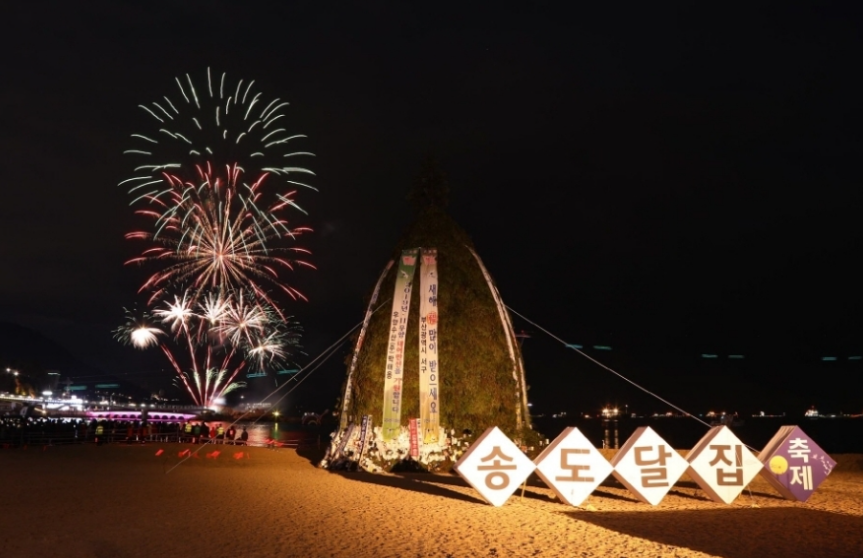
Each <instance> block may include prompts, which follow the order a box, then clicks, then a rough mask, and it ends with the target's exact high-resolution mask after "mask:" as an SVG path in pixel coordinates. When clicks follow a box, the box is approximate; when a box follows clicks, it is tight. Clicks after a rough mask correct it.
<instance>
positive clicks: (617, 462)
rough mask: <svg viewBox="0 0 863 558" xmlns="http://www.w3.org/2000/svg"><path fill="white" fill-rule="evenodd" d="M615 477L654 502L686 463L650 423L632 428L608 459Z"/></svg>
mask: <svg viewBox="0 0 863 558" xmlns="http://www.w3.org/2000/svg"><path fill="white" fill-rule="evenodd" d="M611 464H612V466H614V471H613V474H614V477H615V478H616V479H617V480H619V481H620V482H621V483H622V484H623V485H624V486H625V487H626V488H628V489H629V490H630V491H632V492H633V493H634V494H635V496H636V497H637V498H638V499H639V500H641V501H642V502H646V503H648V504H650V505H652V506H655V505H656V504H658V503H659V502H661V501H662V499H663V498H665V495H666V494H668V491H669V490H671V487H672V486H674V483H675V482H677V481H678V479H680V477H681V475H683V473H684V472H685V471H686V469H687V468H688V467H689V463H687V462H686V460H685V459H683V457H681V456H680V454H679V453H677V452H676V451H675V450H674V449H673V448H672V447H671V446H669V445H668V443H667V442H666V441H665V440H663V439H662V438H661V437H660V436H659V434H657V433H656V432H654V430H653V429H652V428H650V427H649V426H641V427H639V428H636V429H635V432H633V433H632V436H630V438H629V439H628V440H627V441H626V443H625V444H624V445H623V447H622V448H620V451H619V452H618V453H617V455H615V456H614V458H613V459H612V461H611Z"/></svg>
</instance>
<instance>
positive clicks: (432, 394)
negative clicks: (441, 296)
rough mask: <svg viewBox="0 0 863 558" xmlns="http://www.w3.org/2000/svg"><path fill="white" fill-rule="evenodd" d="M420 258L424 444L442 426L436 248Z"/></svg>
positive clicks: (421, 393)
mask: <svg viewBox="0 0 863 558" xmlns="http://www.w3.org/2000/svg"><path fill="white" fill-rule="evenodd" d="M420 255H421V258H422V259H421V262H420V263H421V267H420V324H419V325H420V331H419V342H420V350H419V353H420V354H419V357H420V363H419V364H420V369H419V370H420V382H419V383H420V428H421V429H422V440H423V443H424V444H432V443H437V442H438V430H439V427H440V389H439V387H440V370H439V369H438V358H437V355H438V318H439V316H438V306H437V300H438V277H437V249H435V248H424V249H423V250H422V252H421V254H420Z"/></svg>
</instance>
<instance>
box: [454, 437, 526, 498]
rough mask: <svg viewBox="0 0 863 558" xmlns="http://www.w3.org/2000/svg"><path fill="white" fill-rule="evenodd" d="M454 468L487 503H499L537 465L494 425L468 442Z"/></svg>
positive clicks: (514, 489)
mask: <svg viewBox="0 0 863 558" xmlns="http://www.w3.org/2000/svg"><path fill="white" fill-rule="evenodd" d="M453 468H454V469H455V470H456V472H457V473H458V474H459V475H461V477H462V478H463V479H464V480H465V481H467V483H468V484H469V485H471V486H472V487H473V488H475V489H476V491H477V492H479V493H480V495H481V496H482V497H483V498H484V499H485V500H486V501H487V502H488V503H489V504H491V505H493V506H502V505H503V504H504V503H505V502H506V501H507V500H508V499H509V497H510V496H512V493H513V492H515V491H516V489H517V488H518V487H519V486H520V485H521V484H522V483H523V482H524V481H525V480H527V477H529V476H530V474H531V473H533V471H534V469H535V468H536V466H535V465H534V464H533V461H531V460H530V458H529V457H527V456H526V455H525V454H523V453H522V452H521V450H520V449H519V448H518V446H516V445H515V444H514V443H513V441H512V440H510V439H509V438H508V437H507V436H506V434H504V433H503V432H502V431H501V430H500V429H499V428H498V427H496V426H493V427H491V428H489V429H488V430H486V431H485V432H483V434H482V435H481V436H480V437H479V438H477V440H476V441H475V442H474V443H473V444H471V445H470V447H469V448H468V450H467V451H466V452H465V453H464V455H462V456H461V458H460V459H459V460H458V462H457V463H456V464H455V466H454V467H453Z"/></svg>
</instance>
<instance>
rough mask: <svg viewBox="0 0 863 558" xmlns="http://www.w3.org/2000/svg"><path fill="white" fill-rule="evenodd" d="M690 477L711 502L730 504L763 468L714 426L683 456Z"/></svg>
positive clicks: (731, 435) (734, 438) (726, 432)
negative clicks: (687, 463) (686, 462)
mask: <svg viewBox="0 0 863 558" xmlns="http://www.w3.org/2000/svg"><path fill="white" fill-rule="evenodd" d="M686 460H687V461H688V462H689V476H691V477H692V478H693V480H695V482H697V483H698V485H699V486H700V487H701V489H702V490H704V492H706V493H707V495H708V496H709V497H710V499H711V500H713V501H714V502H723V503H725V504H730V503H731V502H733V501H734V499H735V498H737V497H738V496H739V495H740V493H741V492H742V491H743V489H744V488H745V487H746V485H748V484H749V483H750V482H751V481H752V479H753V478H755V475H757V474H758V472H759V471H761V469H762V467H763V465H762V464H761V462H760V461H758V458H757V457H755V456H754V455H752V452H750V451H749V450H748V449H746V446H744V445H743V442H741V441H740V439H739V438H738V437H737V436H735V435H734V433H733V432H731V430H729V429H728V427H727V426H714V427H713V428H711V429H710V430H709V431H708V432H707V434H705V435H704V437H703V438H701V440H700V441H699V442H698V443H697V444H696V445H695V447H694V448H692V451H690V452H689V455H687V456H686Z"/></svg>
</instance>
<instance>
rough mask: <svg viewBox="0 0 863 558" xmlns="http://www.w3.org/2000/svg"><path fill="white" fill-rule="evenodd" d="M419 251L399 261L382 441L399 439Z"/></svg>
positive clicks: (409, 253)
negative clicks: (403, 384) (412, 297)
mask: <svg viewBox="0 0 863 558" xmlns="http://www.w3.org/2000/svg"><path fill="white" fill-rule="evenodd" d="M418 252H419V250H418V249H417V248H413V249H411V250H403V251H402V256H401V258H400V259H399V269H398V275H397V276H396V286H395V292H394V293H393V310H392V313H391V314H390V331H389V334H390V337H389V341H388V343H387V361H386V376H385V377H384V406H383V407H384V408H383V426H382V430H383V439H384V440H392V439H393V438H396V437H397V436H398V435H399V432H400V429H401V415H402V379H403V377H404V362H405V335H406V334H407V329H408V314H409V313H410V309H411V288H412V287H413V278H414V269H416V265H417V254H418Z"/></svg>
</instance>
